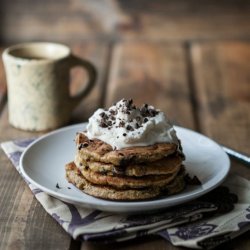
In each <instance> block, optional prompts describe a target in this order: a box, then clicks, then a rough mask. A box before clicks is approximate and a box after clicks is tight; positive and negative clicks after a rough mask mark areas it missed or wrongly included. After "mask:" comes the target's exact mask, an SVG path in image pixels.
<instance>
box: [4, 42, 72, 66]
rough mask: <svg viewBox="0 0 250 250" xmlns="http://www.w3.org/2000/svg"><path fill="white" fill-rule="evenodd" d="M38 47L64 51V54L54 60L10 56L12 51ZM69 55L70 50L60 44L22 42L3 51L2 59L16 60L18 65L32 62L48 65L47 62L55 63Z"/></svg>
mask: <svg viewBox="0 0 250 250" xmlns="http://www.w3.org/2000/svg"><path fill="white" fill-rule="evenodd" d="M36 46H37V47H39V46H44V47H45V46H47V47H51V48H52V49H53V47H54V49H58V48H59V49H61V50H65V52H64V53H63V55H60V56H57V57H55V58H49V57H48V58H39V59H36V58H25V57H21V56H15V55H13V54H11V52H12V51H15V50H18V49H28V48H30V47H33V48H34V47H36ZM70 54H71V49H70V48H69V47H68V46H67V45H64V44H62V43H54V42H24V43H19V44H15V45H12V46H10V47H8V48H6V49H5V50H4V51H3V54H2V57H3V58H8V59H12V60H18V62H19V63H27V62H32V63H49V62H56V61H60V60H62V59H64V58H66V57H68V56H69V55H70Z"/></svg>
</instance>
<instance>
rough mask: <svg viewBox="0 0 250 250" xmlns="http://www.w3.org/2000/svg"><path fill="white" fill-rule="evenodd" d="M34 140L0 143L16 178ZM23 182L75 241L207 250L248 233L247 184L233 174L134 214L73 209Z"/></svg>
mask: <svg viewBox="0 0 250 250" xmlns="http://www.w3.org/2000/svg"><path fill="white" fill-rule="evenodd" d="M33 140H34V139H24V140H15V141H8V142H4V143H2V144H1V147H2V149H3V150H4V152H5V153H6V155H7V156H8V158H9V159H10V160H11V162H12V163H13V165H14V166H15V168H16V169H17V171H18V172H19V173H20V169H19V160H20V156H21V154H22V152H23V151H24V150H25V148H26V147H27V146H28V145H29V144H30V143H31V142H32V141H33ZM62 167H63V166H62ZM20 175H21V176H22V174H21V173H20ZM22 177H23V176H22ZM23 178H24V177H23ZM24 180H25V178H24ZM25 181H26V182H27V184H28V185H29V187H30V189H31V191H32V192H33V194H34V195H35V197H36V198H37V200H38V201H39V202H40V203H41V205H42V206H43V207H44V209H45V210H46V211H47V212H48V213H49V214H50V215H51V216H52V217H53V218H54V219H55V220H56V221H57V222H58V223H59V224H60V225H61V226H62V227H63V228H64V230H65V231H66V232H68V233H69V234H70V235H71V236H72V237H73V238H74V239H80V240H89V241H101V242H106V243H109V242H119V241H126V240H130V239H134V238H138V237H141V236H144V235H152V234H157V235H160V236H161V237H163V238H164V239H166V240H168V241H170V242H171V243H172V244H173V245H176V246H184V247H189V248H197V249H212V248H214V247H216V246H218V245H219V244H221V243H223V242H226V241H228V240H230V239H233V238H235V237H237V236H238V235H240V234H242V233H244V232H246V231H248V230H249V229H250V192H249V190H250V182H249V181H248V180H246V179H244V178H242V177H239V176H236V175H229V176H228V177H227V179H226V181H225V182H224V183H223V185H222V186H220V187H218V188H216V189H215V190H213V191H211V192H209V193H208V194H206V195H204V196H202V197H200V198H198V199H196V200H194V201H191V202H188V203H185V204H182V205H178V206H175V207H172V208H168V209H165V210H161V211H154V212H151V213H146V214H137V215H126V214H118V213H109V212H102V211H99V210H93V209H87V208H82V207H78V206H75V205H72V204H69V203H66V202H64V201H61V200H58V199H56V198H54V197H52V196H50V195H48V194H46V193H45V192H43V191H42V190H40V189H38V188H37V187H36V186H34V185H33V184H31V183H29V182H28V181H27V180H25Z"/></svg>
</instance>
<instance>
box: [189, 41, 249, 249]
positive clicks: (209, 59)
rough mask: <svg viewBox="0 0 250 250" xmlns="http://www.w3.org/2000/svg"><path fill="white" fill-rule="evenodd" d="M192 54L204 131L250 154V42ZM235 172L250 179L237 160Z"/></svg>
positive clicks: (211, 46)
mask: <svg viewBox="0 0 250 250" xmlns="http://www.w3.org/2000/svg"><path fill="white" fill-rule="evenodd" d="M191 54H192V60H193V65H194V66H193V69H194V72H193V73H194V79H195V89H196V91H197V93H196V97H197V102H198V106H197V109H196V111H197V115H198V118H199V123H200V130H201V131H202V132H203V133H204V134H206V135H208V136H210V137H212V138H213V139H214V140H216V141H218V142H219V143H221V144H224V145H228V146H230V147H232V148H234V149H237V150H239V151H242V152H245V153H246V154H248V155H250V151H249V149H250V142H249V137H250V130H249V127H250V84H249V79H250V43H245V42H218V43H209V44H208V43H204V44H195V45H193V46H192V49H191ZM231 172H233V173H235V174H239V175H241V176H243V177H244V178H248V179H250V171H249V169H248V168H247V167H246V166H244V165H242V164H239V163H237V162H235V161H232V169H231ZM249 244H250V242H248V245H247V246H249ZM235 247H236V245H235ZM245 249H247V248H245Z"/></svg>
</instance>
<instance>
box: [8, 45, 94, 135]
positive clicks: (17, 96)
mask: <svg viewBox="0 0 250 250" xmlns="http://www.w3.org/2000/svg"><path fill="white" fill-rule="evenodd" d="M3 62H4V67H5V71H6V78H7V87H8V108H9V122H10V124H11V125H13V126H14V127H16V128H20V129H24V130H31V131H43V130H51V129H54V128H57V127H60V126H62V125H64V124H65V123H67V122H68V121H69V119H70V115H71V113H72V110H73V109H74V108H75V107H76V106H77V104H78V103H79V102H80V101H81V100H82V98H84V97H85V96H86V95H87V94H88V93H89V92H90V90H91V89H92V88H93V86H94V83H95V80H96V70H95V68H94V66H93V65H92V64H91V63H89V62H87V61H86V60H83V59H80V58H78V57H76V56H74V55H72V53H71V51H70V48H69V47H67V46H65V45H62V44H56V43H44V42H39V43H25V44H19V45H15V46H12V47H10V48H8V49H6V50H5V51H4V52H3ZM75 66H82V67H84V68H85V69H86V70H87V73H88V77H89V81H88V83H87V84H86V87H85V89H84V90H82V91H81V92H80V93H78V94H77V95H76V96H73V97H72V96H71V95H70V92H69V82H70V69H72V68H73V67H75Z"/></svg>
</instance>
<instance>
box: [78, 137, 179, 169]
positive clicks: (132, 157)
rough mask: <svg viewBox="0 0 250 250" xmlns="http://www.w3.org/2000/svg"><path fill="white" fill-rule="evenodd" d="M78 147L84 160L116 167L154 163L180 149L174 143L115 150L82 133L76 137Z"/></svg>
mask: <svg viewBox="0 0 250 250" xmlns="http://www.w3.org/2000/svg"><path fill="white" fill-rule="evenodd" d="M76 145H77V148H78V154H79V155H80V156H81V158H82V159H83V160H85V161H97V162H103V163H112V164H113V165H115V166H126V165H129V164H132V163H135V164H137V163H143V162H154V161H157V160H160V159H162V158H164V157H167V156H168V155H171V154H173V153H174V152H176V150H177V149H178V146H177V145H176V144H173V143H156V144H154V145H151V146H145V147H129V148H123V149H121V150H113V149H112V147H111V146H110V145H109V144H107V143H105V142H103V141H101V140H98V139H93V140H90V139H89V138H88V137H87V136H86V135H84V134H82V133H78V134H77V135H76Z"/></svg>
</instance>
